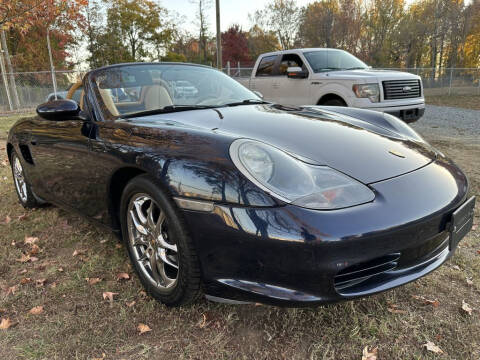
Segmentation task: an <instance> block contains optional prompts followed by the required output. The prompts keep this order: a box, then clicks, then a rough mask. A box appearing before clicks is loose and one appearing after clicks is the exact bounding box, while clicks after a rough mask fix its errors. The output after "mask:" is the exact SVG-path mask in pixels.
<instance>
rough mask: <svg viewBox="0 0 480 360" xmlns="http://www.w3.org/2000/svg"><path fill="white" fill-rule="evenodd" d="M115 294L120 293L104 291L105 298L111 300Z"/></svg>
mask: <svg viewBox="0 0 480 360" xmlns="http://www.w3.org/2000/svg"><path fill="white" fill-rule="evenodd" d="M115 295H118V293H114V292H110V291H106V292H104V293H103V299H104V300H105V299H108V300H109V301H110V302H113V297H114V296H115Z"/></svg>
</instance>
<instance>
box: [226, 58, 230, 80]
mask: <svg viewBox="0 0 480 360" xmlns="http://www.w3.org/2000/svg"><path fill="white" fill-rule="evenodd" d="M227 74H228V76H230V60H229V61H227Z"/></svg>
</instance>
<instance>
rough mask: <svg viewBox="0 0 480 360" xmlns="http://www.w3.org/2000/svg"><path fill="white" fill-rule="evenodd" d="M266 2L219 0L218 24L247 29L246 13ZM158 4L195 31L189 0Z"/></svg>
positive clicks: (300, 2) (211, 14)
mask: <svg viewBox="0 0 480 360" xmlns="http://www.w3.org/2000/svg"><path fill="white" fill-rule="evenodd" d="M268 2H269V0H220V16H221V20H220V24H221V28H222V31H224V30H226V29H228V27H229V26H230V25H232V24H239V25H241V26H242V28H243V29H244V30H248V29H249V28H250V25H251V24H250V22H249V21H248V14H253V13H254V12H255V10H259V9H263V8H264V7H265V4H267V3H268ZM310 2H313V1H312V0H297V5H298V6H303V5H305V4H308V3H310ZM211 4H212V6H211V7H210V9H209V10H208V15H209V16H208V20H209V23H210V27H209V30H210V32H212V33H215V32H216V25H215V0H211ZM160 5H162V6H163V7H166V8H167V9H168V10H172V11H176V12H177V13H179V14H180V15H183V16H185V18H186V21H185V23H183V24H179V25H180V27H181V28H184V29H186V30H189V31H191V32H194V31H195V32H196V31H197V30H196V26H195V20H196V18H195V14H196V10H197V7H196V6H195V4H192V2H191V1H190V0H161V1H160Z"/></svg>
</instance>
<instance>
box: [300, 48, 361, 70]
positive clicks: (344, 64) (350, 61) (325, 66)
mask: <svg viewBox="0 0 480 360" xmlns="http://www.w3.org/2000/svg"><path fill="white" fill-rule="evenodd" d="M303 55H305V58H306V59H307V61H308V63H309V64H310V66H311V67H312V70H313V72H316V73H318V72H325V71H335V70H354V69H367V68H368V66H367V65H366V64H365V63H364V62H362V61H361V60H359V59H357V58H356V57H355V56H353V55H352V54H349V53H348V52H346V51H343V50H317V51H307V52H304V53H303Z"/></svg>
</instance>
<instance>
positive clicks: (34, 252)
mask: <svg viewBox="0 0 480 360" xmlns="http://www.w3.org/2000/svg"><path fill="white" fill-rule="evenodd" d="M39 252H40V247H39V246H38V245H37V244H33V245H32V248H31V249H30V255H37V254H38V253H39Z"/></svg>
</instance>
